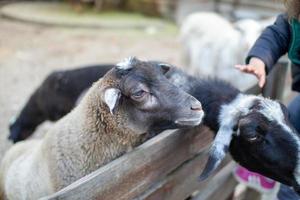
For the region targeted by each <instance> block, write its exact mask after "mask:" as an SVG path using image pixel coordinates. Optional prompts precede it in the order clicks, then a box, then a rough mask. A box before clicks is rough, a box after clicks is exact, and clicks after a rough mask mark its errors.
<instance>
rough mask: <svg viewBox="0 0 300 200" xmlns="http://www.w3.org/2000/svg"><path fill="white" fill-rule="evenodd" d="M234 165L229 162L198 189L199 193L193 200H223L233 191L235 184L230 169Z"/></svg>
mask: <svg viewBox="0 0 300 200" xmlns="http://www.w3.org/2000/svg"><path fill="white" fill-rule="evenodd" d="M234 166H235V163H234V162H233V161H231V162H230V163H229V164H227V165H226V166H225V167H223V168H222V169H221V170H220V172H219V173H217V174H216V175H215V176H214V177H212V178H211V179H210V180H208V182H207V183H206V184H205V185H204V187H200V188H199V193H198V194H197V195H196V196H195V197H194V198H193V200H224V199H227V197H228V196H229V195H230V194H231V193H232V192H233V191H234V189H235V187H236V185H237V182H236V181H235V179H234V178H233V177H232V175H231V174H232V169H233V167H234Z"/></svg>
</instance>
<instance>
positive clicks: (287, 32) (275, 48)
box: [246, 14, 291, 73]
mask: <svg viewBox="0 0 300 200" xmlns="http://www.w3.org/2000/svg"><path fill="white" fill-rule="evenodd" d="M290 38H291V28H290V24H289V22H288V16H287V15H286V14H280V15H278V17H277V19H276V21H275V23H274V24H273V25H270V26H268V27H267V28H266V29H265V30H264V31H263V32H262V34H261V35H260V37H259V38H258V39H257V40H256V42H255V44H254V46H253V47H252V48H251V50H250V52H249V54H248V56H247V58H246V63H247V64H248V63H249V61H250V58H251V57H257V58H259V59H261V60H262V61H263V62H264V63H265V65H266V70H267V73H268V72H269V71H270V70H271V69H272V67H273V65H274V64H275V63H276V62H277V61H278V59H279V58H280V57H281V56H282V55H284V54H285V53H287V51H288V48H289V44H290Z"/></svg>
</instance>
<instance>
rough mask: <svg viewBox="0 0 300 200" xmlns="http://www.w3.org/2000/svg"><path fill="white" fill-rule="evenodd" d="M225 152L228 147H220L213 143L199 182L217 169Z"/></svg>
mask: <svg viewBox="0 0 300 200" xmlns="http://www.w3.org/2000/svg"><path fill="white" fill-rule="evenodd" d="M221 145H222V144H221ZM222 147H223V148H222ZM227 151H228V146H224V145H222V146H220V144H216V143H214V145H213V146H212V148H211V149H210V153H209V157H208V161H207V163H206V165H205V167H204V170H203V171H202V173H201V175H200V177H199V179H198V180H199V181H204V180H205V179H207V178H208V177H209V176H210V175H211V174H212V173H213V172H214V171H215V170H216V169H217V167H218V166H219V165H220V164H221V161H222V160H223V159H224V158H225V155H226V153H227Z"/></svg>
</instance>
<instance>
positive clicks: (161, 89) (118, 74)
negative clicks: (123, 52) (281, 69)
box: [0, 58, 203, 199]
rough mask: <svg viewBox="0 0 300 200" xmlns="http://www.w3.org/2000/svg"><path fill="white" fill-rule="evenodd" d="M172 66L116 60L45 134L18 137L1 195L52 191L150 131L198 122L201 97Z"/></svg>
mask: <svg viewBox="0 0 300 200" xmlns="http://www.w3.org/2000/svg"><path fill="white" fill-rule="evenodd" d="M169 69H170V68H169V66H167V65H165V64H159V63H154V62H143V61H139V60H137V59H135V58H131V59H128V60H126V61H125V62H122V63H119V64H117V66H116V67H114V68H113V69H112V70H110V71H109V72H108V73H107V74H106V75H105V76H104V77H103V78H102V79H100V80H99V81H97V82H96V83H94V85H93V86H92V87H91V88H90V89H89V90H88V92H87V93H86V95H85V96H84V97H83V99H82V100H81V101H80V103H79V105H78V106H76V107H75V108H74V109H73V111H71V112H70V113H69V114H67V115H66V116H65V117H63V118H62V119H60V120H59V121H58V122H57V123H56V124H55V125H54V127H52V128H51V129H50V130H49V131H48V133H47V134H46V136H45V137H44V138H43V139H40V140H28V141H24V142H19V143H17V144H16V145H14V146H13V147H12V148H11V149H10V150H9V151H8V152H7V154H6V155H5V157H4V158H3V160H2V163H1V168H0V199H3V198H8V199H38V198H40V197H43V196H46V195H49V194H51V193H53V192H55V191H58V190H60V189H62V188H63V187H65V186H67V185H69V184H71V183H72V182H74V181H76V180H78V179H79V178H81V177H83V176H85V175H87V174H89V173H91V172H92V171H94V170H96V169H98V168H99V167H100V166H102V165H104V164H106V163H108V162H110V161H111V160H113V159H115V158H117V157H118V156H120V155H122V154H124V153H125V152H127V151H128V150H130V149H132V148H134V147H135V146H137V145H139V144H141V142H143V141H144V140H145V139H147V138H148V137H149V135H155V134H157V133H160V132H161V131H163V130H166V129H174V128H180V127H185V128H187V127H193V126H196V125H199V124H200V122H201V120H202V117H203V111H202V108H201V104H200V102H199V101H198V100H196V99H195V98H194V97H192V96H191V95H189V94H187V93H186V92H184V91H183V90H181V89H179V88H177V87H175V86H174V85H172V84H171V83H170V82H169V81H168V80H167V79H166V77H165V76H164V74H165V73H166V72H167V71H168V70H169ZM153 83H155V84H153Z"/></svg>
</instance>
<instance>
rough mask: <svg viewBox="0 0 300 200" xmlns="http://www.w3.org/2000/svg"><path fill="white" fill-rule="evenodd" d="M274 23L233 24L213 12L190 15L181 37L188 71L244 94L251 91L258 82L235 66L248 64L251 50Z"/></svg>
mask: <svg viewBox="0 0 300 200" xmlns="http://www.w3.org/2000/svg"><path fill="white" fill-rule="evenodd" d="M271 21H272V20H265V21H262V22H256V21H254V20H251V19H243V20H239V21H237V22H236V23H234V24H233V23H231V22H229V21H228V20H227V19H225V18H224V17H222V16H220V15H218V14H216V13H212V12H199V13H193V14H191V15H189V16H188V17H187V18H186V19H185V20H184V21H183V23H182V27H181V36H180V37H181V42H182V45H183V48H184V58H185V61H186V62H187V67H186V68H185V70H186V71H187V72H188V73H189V74H193V75H204V76H216V77H218V78H222V79H225V80H227V81H229V82H230V83H231V84H233V85H234V86H236V87H238V88H239V89H241V90H244V89H246V88H249V87H250V86H252V85H254V84H255V83H256V82H257V81H256V78H255V77H254V76H253V75H249V74H245V73H242V72H240V71H239V70H236V69H235V68H234V65H235V64H240V63H244V62H245V58H246V56H247V53H248V51H249V49H250V48H251V46H252V45H253V44H254V42H255V40H256V39H257V37H258V36H259V34H260V33H261V31H262V30H263V29H264V28H265V26H266V25H267V24H268V23H271Z"/></svg>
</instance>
